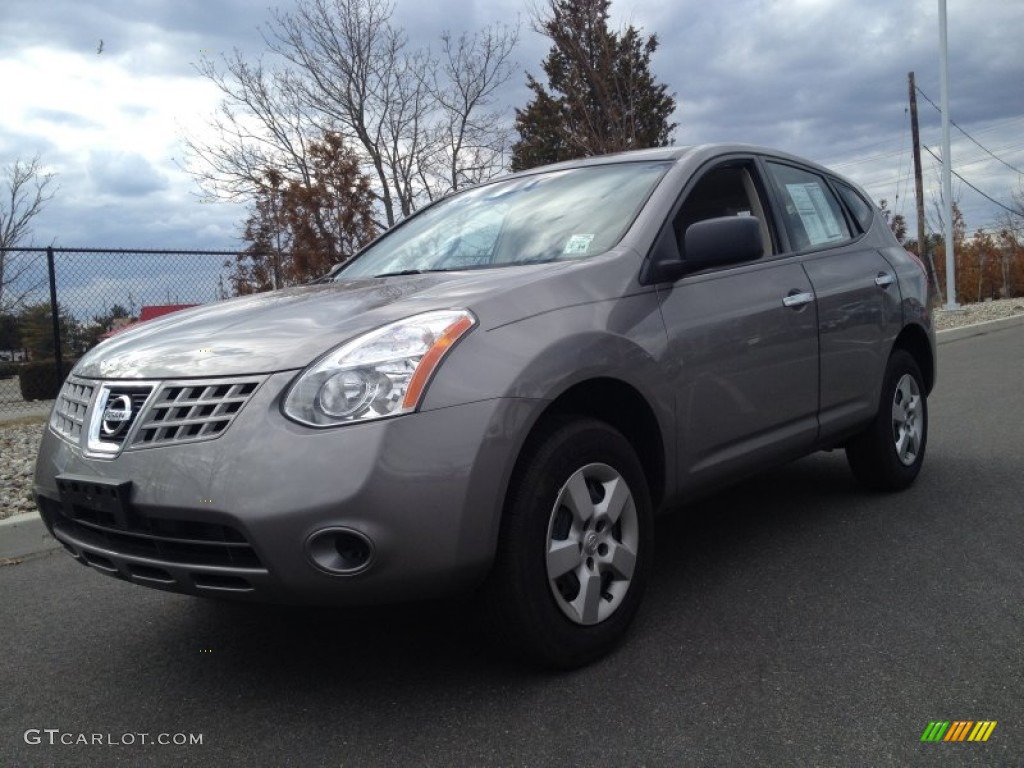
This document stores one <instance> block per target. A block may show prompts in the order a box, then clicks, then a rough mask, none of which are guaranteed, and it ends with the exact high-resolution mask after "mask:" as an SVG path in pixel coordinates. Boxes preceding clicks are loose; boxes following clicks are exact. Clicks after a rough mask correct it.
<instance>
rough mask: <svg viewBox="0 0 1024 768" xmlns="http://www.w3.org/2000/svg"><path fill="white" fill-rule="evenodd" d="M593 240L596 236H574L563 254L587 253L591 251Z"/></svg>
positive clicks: (563, 250)
mask: <svg viewBox="0 0 1024 768" xmlns="http://www.w3.org/2000/svg"><path fill="white" fill-rule="evenodd" d="M593 240H594V235H573V236H572V237H570V238H569V242H567V243H566V244H565V248H563V249H562V253H569V254H579V253H586V252H587V251H589V250H590V243H591V242H593Z"/></svg>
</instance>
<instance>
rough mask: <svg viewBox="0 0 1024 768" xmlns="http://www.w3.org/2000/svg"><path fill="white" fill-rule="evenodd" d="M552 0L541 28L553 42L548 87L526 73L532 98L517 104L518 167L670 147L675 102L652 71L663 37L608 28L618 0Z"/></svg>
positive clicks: (515, 159) (514, 161)
mask: <svg viewBox="0 0 1024 768" xmlns="http://www.w3.org/2000/svg"><path fill="white" fill-rule="evenodd" d="M549 3H550V5H549V11H550V15H549V16H548V17H547V18H544V19H541V20H539V21H538V26H537V29H538V31H539V32H541V33H542V34H544V35H545V36H547V37H549V38H550V39H551V41H552V42H553V43H554V45H553V46H552V48H551V51H550V52H549V53H548V56H547V58H546V59H545V60H544V64H543V68H544V73H545V75H546V76H547V80H548V85H547V86H546V87H545V86H544V85H543V84H542V83H540V82H539V81H538V80H537V79H536V78H534V77H533V76H532V75H528V76H527V86H528V87H529V89H530V90H531V91H533V99H532V100H531V101H530V102H529V103H528V104H527V105H526V107H525V108H524V109H521V110H520V109H517V110H516V129H517V130H518V132H519V141H518V142H516V144H515V145H514V146H513V148H512V170H514V171H517V170H523V169H525V168H532V167H534V166H537V165H543V164H546V163H554V162H558V161H560V160H570V159H573V158H577V157H587V156H590V155H601V154H607V153H609V152H621V151H625V150H630V149H642V148H645V147H663V146H666V145H668V144H669V143H670V142H671V135H672V131H673V129H674V128H675V127H676V124H675V123H669V117H670V116H671V115H672V112H673V111H674V110H675V105H676V102H675V97H674V95H673V94H670V93H668V87H667V86H666V85H665V84H663V83H662V84H659V83H657V82H655V79H654V75H653V74H651V69H650V62H651V55H652V54H653V53H654V52H655V51H656V50H657V48H658V38H657V36H656V35H650V36H649V37H647V38H646V39H644V38H643V37H642V36H641V34H640V32H638V31H637V30H636V29H635V28H634V27H633V26H629V27H627V28H626V29H625V30H624V31H623V32H621V33H616V32H612V31H611V30H609V28H608V8H609V6H610V4H611V0H549Z"/></svg>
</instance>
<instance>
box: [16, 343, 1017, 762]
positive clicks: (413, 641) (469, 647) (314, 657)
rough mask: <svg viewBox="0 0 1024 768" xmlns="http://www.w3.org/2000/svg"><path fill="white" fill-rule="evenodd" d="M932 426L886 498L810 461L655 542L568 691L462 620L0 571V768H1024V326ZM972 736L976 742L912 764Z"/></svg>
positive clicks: (841, 470) (839, 461)
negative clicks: (648, 562) (641, 597)
mask: <svg viewBox="0 0 1024 768" xmlns="http://www.w3.org/2000/svg"><path fill="white" fill-rule="evenodd" d="M930 408H931V435H930V442H929V446H928V455H927V458H926V461H925V466H924V470H923V471H922V474H921V476H920V477H919V479H918V482H917V484H916V485H915V486H914V487H913V488H911V489H910V490H908V491H906V492H904V493H901V494H897V495H890V496H886V495H875V494H871V493H868V492H865V491H863V490H861V489H860V488H859V487H858V486H857V485H856V484H855V483H854V481H853V479H852V477H851V476H850V474H849V472H848V470H847V469H846V465H845V461H844V459H843V456H842V454H841V453H833V454H819V455H816V456H813V457H810V458H808V459H805V460H802V461H799V462H796V463H794V464H792V465H790V466H787V467H785V468H783V469H781V470H777V471H775V472H772V473H770V474H767V475H764V476H761V477H758V478H756V479H754V480H751V481H749V482H747V483H744V484H743V485H740V486H737V487H735V488H734V489H732V490H730V491H727V492H725V493H721V494H718V495H716V496H713V497H711V498H708V499H706V500H704V501H702V502H700V503H698V504H695V505H693V506H691V507H690V508H689V509H688V510H685V512H682V511H681V512H680V513H679V514H674V515H672V516H670V517H666V518H663V519H662V520H660V521H659V527H658V531H657V537H658V545H657V557H656V566H655V576H654V580H653V583H652V586H651V588H650V591H649V592H648V596H647V600H646V602H645V604H644V608H643V609H642V610H641V613H640V615H639V617H638V620H637V622H636V624H635V626H634V630H633V632H632V633H631V635H630V637H629V639H628V641H627V643H626V644H625V645H624V646H623V647H622V648H621V649H620V650H618V651H617V652H616V653H614V654H613V655H612V656H610V657H609V658H607V659H605V660H604V661H602V662H599V663H598V664H595V665H594V666H591V667H589V668H587V669H584V670H580V671H576V672H573V673H568V674H564V673H563V674H550V673H542V672H538V671H536V670H532V669H530V668H528V667H524V666H522V665H519V664H517V663H515V662H511V661H508V660H504V659H501V658H497V657H495V656H494V655H492V654H491V653H490V652H489V651H488V649H487V646H486V644H485V643H484V642H483V641H482V639H481V637H480V636H479V634H478V633H477V632H476V630H475V629H474V625H473V623H472V622H471V621H470V620H469V619H468V618H467V617H466V611H465V609H464V606H461V605H458V604H446V605H427V606H419V607H412V608H410V607H403V608H392V609H387V610H384V609H375V610H361V611H352V610H347V611H338V610H325V609H317V610H293V609H285V608H266V607H250V606H238V605H231V604H219V603H215V602H212V601H203V600H196V599H191V598H187V597H183V596H178V595H172V594H166V593H162V592H157V591H152V590H148V589H145V588H143V587H138V586H133V585H130V584H125V583H122V582H119V581H116V580H114V579H110V578H107V577H105V576H102V575H100V574H98V573H96V572H94V571H91V570H88V569H86V568H83V567H81V566H80V565H78V564H76V563H74V562H73V561H71V559H70V558H68V557H66V556H64V555H63V554H62V553H59V552H56V553H51V554H49V555H44V556H41V557H36V558H33V559H29V560H26V561H24V562H21V563H20V564H17V565H10V566H7V567H2V568H0V608H2V615H3V619H2V621H0V765H2V766H46V765H59V766H72V765H96V766H100V765H102V766H111V765H126V766H128V765H131V766H138V765H174V766H192V765H195V766H235V765H238V766H243V765H244V766H284V765H289V766H290V765H301V766H318V765H334V766H358V767H359V768H362V767H364V766H417V768H421V767H426V766H492V765H493V766H530V767H532V766H566V767H569V766H598V767H599V766H615V767H616V768H617V767H619V766H744V767H746V766H760V765H764V766H889V765H893V766H896V765H899V766H902V765H927V766H945V765H951V766H952V765H978V766H1020V765H1024V568H1022V545H1024V463H1022V460H1021V454H1022V451H1024V428H1022V426H1021V425H1022V424H1024V328H1021V327H1016V328H1009V329H1006V330H1000V331H994V332H992V333H988V334H986V335H984V336H980V337H976V338H965V339H962V340H957V341H953V342H950V343H946V344H944V345H943V346H942V347H941V350H940V362H939V383H938V388H937V389H936V391H935V392H934V394H933V397H932V398H931V401H930ZM967 720H970V721H975V722H976V721H996V723H997V725H996V726H995V728H994V729H993V730H992V733H991V736H990V737H989V739H988V741H986V742H983V743H976V742H969V741H964V742H956V743H954V742H935V743H932V742H922V741H921V736H922V733H923V732H924V731H925V729H926V728H927V727H928V726H929V723H931V722H933V721H951V722H952V721H967ZM143 734H145V736H143ZM197 736H198V737H199V738H200V739H201V741H202V743H201V744H187V743H186V744H184V745H176V744H174V743H173V742H174V741H180V740H181V739H185V740H186V741H187V740H189V739H191V740H195V739H196V737H197ZM83 740H84V741H85V742H87V743H82V741H83ZM157 740H166V741H170V742H172V743H170V744H167V745H161V744H157V743H152V742H156V741H157ZM62 742H72V743H70V744H68V743H62ZM97 742H99V743H97ZM144 742H148V743H144Z"/></svg>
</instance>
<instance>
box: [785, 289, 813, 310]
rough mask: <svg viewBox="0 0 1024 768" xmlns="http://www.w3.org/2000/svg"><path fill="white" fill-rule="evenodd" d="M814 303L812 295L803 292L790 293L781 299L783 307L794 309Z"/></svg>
mask: <svg viewBox="0 0 1024 768" xmlns="http://www.w3.org/2000/svg"><path fill="white" fill-rule="evenodd" d="M812 301H814V294H813V293H806V292H803V291H795V290H794V291H790V292H789V295H788V296H785V297H784V298H783V299H782V304H783V306H786V307H789V308H791V309H794V308H796V307H802V306H803V305H804V304H810V303H811V302H812Z"/></svg>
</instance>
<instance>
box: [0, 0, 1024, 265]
mask: <svg viewBox="0 0 1024 768" xmlns="http://www.w3.org/2000/svg"><path fill="white" fill-rule="evenodd" d="M291 1H292V0H281V3H280V4H279V5H278V7H280V8H283V9H288V8H289V7H291ZM528 2H530V0H518V1H516V0H433V2H428V3H424V2H422V0H396V1H395V13H394V20H395V22H396V23H397V24H398V25H399V26H402V27H404V28H405V29H406V30H407V32H408V33H409V36H410V38H411V42H412V44H413V45H431V44H434V45H436V41H437V38H438V36H439V35H440V34H441V33H442V32H443V31H444V30H445V29H446V28H450V29H451V30H452V31H453V32H460V31H474V30H476V29H478V28H480V27H481V26H483V25H485V24H488V23H490V22H495V21H501V22H505V23H509V24H514V23H516V21H517V19H520V18H521V19H522V20H523V21H524V25H523V35H522V40H521V43H520V45H519V47H518V49H517V51H516V55H515V58H516V60H517V62H518V68H517V71H518V73H519V74H517V76H515V77H514V78H513V80H512V81H511V82H510V83H509V84H508V86H507V87H506V88H505V90H504V91H503V93H502V99H503V101H504V102H505V103H506V104H507V105H508V107H509V115H510V119H511V108H512V107H513V106H517V105H518V106H521V105H522V104H523V103H524V102H525V100H526V98H527V92H526V90H525V88H524V85H523V81H524V79H525V72H526V71H527V70H529V71H531V72H534V73H536V74H540V62H541V60H542V58H543V57H544V55H545V53H546V51H547V48H548V43H547V41H546V40H545V39H543V38H541V37H540V36H538V35H536V34H535V33H533V32H532V31H531V30H530V29H529V25H528V24H526V23H525V21H526V17H527V3H528ZM612 12H613V21H614V24H615V26H619V25H621V24H623V23H633V24H635V25H637V26H639V27H642V28H643V29H644V30H645V31H646V32H647V33H652V32H653V33H657V35H658V37H659V39H660V41H661V47H660V49H659V51H658V52H657V54H656V55H655V60H654V68H655V73H656V76H657V77H658V78H659V79H660V80H661V81H663V82H666V83H667V84H668V85H669V88H670V90H672V91H674V92H675V94H676V98H677V102H678V109H677V112H676V115H675V121H676V122H678V124H679V128H678V129H677V131H676V134H675V141H676V143H677V144H688V143H697V142H712V141H743V142H753V143H758V144H764V145H768V146H774V147H778V148H782V149H786V150H789V151H792V152H795V153H797V154H800V155H803V156H805V157H809V158H811V159H814V160H816V161H819V162H822V163H824V164H826V165H829V166H831V167H833V168H835V169H836V170H838V171H840V172H842V173H844V174H846V175H849V176H850V177H852V178H853V179H854V180H856V181H858V182H859V183H861V184H862V185H864V186H865V187H866V188H867V190H868V191H869V192H870V193H871V194H872V195H873V196H874V197H875V199H876V200H878V199H881V198H888V200H889V202H890V206H891V207H894V208H896V210H897V211H902V212H904V213H906V214H909V215H908V219H910V223H911V227H913V176H912V167H911V162H910V129H909V119H908V115H907V111H906V102H907V72H909V71H911V70H914V71H915V72H916V73H917V80H918V85H919V86H920V87H921V88H922V89H923V90H924V92H925V93H926V94H928V95H929V96H930V97H931V98H932V99H934V100H935V102H936V103H938V101H939V74H938V73H939V54H938V0H779V1H777V2H776V1H772V0H722V1H721V2H712V3H709V2H705V0H676V2H671V3H667V2H664V0H614V2H613V4H612ZM268 20H269V13H268V11H267V9H266V7H265V5H264V3H262V2H260V1H259V0H255V1H254V2H245V0H121V1H120V2H113V0H106V1H104V0H47V1H46V2H39V0H2V5H0V83H2V84H3V86H2V88H0V96H2V102H3V109H2V111H0V165H2V164H6V163H9V162H11V161H13V160H14V159H16V158H28V157H30V156H32V155H33V154H34V153H36V152H38V153H40V155H41V157H42V159H43V161H44V163H45V165H46V168H47V169H49V170H52V171H54V172H56V173H58V174H59V180H60V190H59V192H58V194H57V197H56V198H55V199H54V201H53V202H52V203H51V205H50V207H49V208H48V209H47V210H46V212H45V213H44V214H43V215H42V216H40V217H39V218H38V219H37V220H36V226H35V233H34V240H35V244H37V245H39V244H42V245H46V244H49V243H51V242H53V243H55V244H57V245H63V246H108V247H123V248H131V247H139V248H217V249H221V248H235V247H237V246H238V244H239V243H238V240H237V235H238V232H239V225H240V222H241V220H242V218H243V214H244V209H243V208H241V207H240V206H238V205H233V204H224V203H206V202H202V197H201V194H200V191H199V189H198V187H197V186H196V184H195V182H194V181H193V179H192V178H191V177H190V176H189V175H188V173H187V172H185V171H184V170H183V169H182V167H181V165H180V163H181V159H182V155H183V146H182V135H183V133H188V134H191V135H194V136H197V137H200V138H202V135H203V130H204V126H205V123H206V120H207V119H208V118H209V117H210V115H211V114H212V113H213V111H214V109H215V108H216V105H217V102H218V94H217V92H216V91H215V89H214V88H213V86H212V85H211V84H210V83H208V82H207V81H206V80H204V79H203V78H202V77H200V76H199V75H198V74H197V73H196V72H195V70H194V68H193V64H194V63H195V62H197V61H199V58H200V56H202V55H206V54H204V52H207V51H209V52H211V53H210V54H209V55H213V56H219V55H220V53H221V52H222V51H223V52H229V51H230V50H231V49H233V48H238V49H240V50H241V51H242V52H243V53H244V54H245V55H247V56H250V57H253V58H254V57H255V56H256V55H258V54H260V53H261V52H263V50H264V45H263V43H262V40H261V37H260V35H259V32H258V30H257V27H258V26H259V25H266V24H267V22H268ZM1022 38H1024V2H1020V0H949V49H950V87H951V105H952V106H951V114H952V117H953V119H954V120H955V121H956V122H957V123H959V125H960V126H961V127H963V128H964V129H965V130H966V131H967V132H968V133H969V134H970V135H971V136H972V137H974V139H975V140H976V141H977V142H978V143H980V144H981V145H982V146H984V147H985V148H986V149H987V150H989V151H990V152H992V153H993V154H995V155H996V156H997V157H998V158H999V159H998V160H997V159H993V157H991V156H990V155H988V154H986V153H985V151H983V150H982V149H981V148H979V146H978V145H977V144H975V143H972V142H971V141H970V140H968V139H967V138H966V137H965V136H964V135H963V134H962V133H960V132H958V131H956V130H955V129H954V132H953V138H954V143H953V152H952V156H953V167H954V170H955V171H957V172H959V173H960V174H961V175H962V176H963V177H964V178H965V179H966V180H967V181H969V182H970V183H971V184H973V185H974V186H976V187H978V189H980V190H981V191H982V192H984V193H986V194H988V195H990V196H991V197H993V198H995V199H996V200H998V201H1002V202H1008V201H1009V194H1010V192H1011V191H1012V190H1014V189H1017V188H1018V186H1019V185H1020V183H1021V181H1022V178H1024V177H1022V175H1021V173H1020V171H1019V170H1015V169H1024V138H1022V136H1024V56H1022V55H1021V52H1020V51H1021V47H1020V46H1021V40H1022ZM100 40H102V41H103V51H102V53H97V48H98V46H99V42H100ZM920 114H921V124H922V136H923V141H924V142H925V143H926V144H927V145H929V146H931V147H933V148H934V150H935V151H936V152H937V153H938V152H939V151H940V137H941V134H940V122H939V115H938V112H937V111H936V110H935V109H933V108H932V107H931V106H930V105H929V104H928V103H927V102H923V101H922V102H921V104H920ZM1000 161H1001V162H1000ZM925 177H926V179H925V180H926V183H927V184H928V185H929V188H930V190H931V189H937V188H938V171H937V164H936V163H935V162H934V161H933V160H932V159H931V158H930V157H928V155H927V154H925ZM954 187H955V194H956V193H957V192H958V193H959V196H960V201H961V205H962V207H963V209H964V211H965V214H966V218H967V224H968V227H969V228H970V229H972V230H973V229H975V228H977V227H995V226H996V225H997V221H998V216H999V213H1000V209H999V208H998V207H997V206H996V205H994V204H992V203H990V202H989V201H987V200H986V199H985V198H984V197H982V196H981V195H980V194H978V193H977V192H975V191H974V190H972V189H970V188H969V187H967V186H966V185H964V184H962V183H959V182H956V181H955V180H954ZM930 190H929V194H931V192H930Z"/></svg>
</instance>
